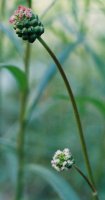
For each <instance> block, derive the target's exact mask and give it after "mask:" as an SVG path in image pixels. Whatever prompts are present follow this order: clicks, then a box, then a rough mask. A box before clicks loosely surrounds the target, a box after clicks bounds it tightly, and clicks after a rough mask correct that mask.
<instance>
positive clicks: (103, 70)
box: [84, 43, 105, 79]
mask: <svg viewBox="0 0 105 200" xmlns="http://www.w3.org/2000/svg"><path fill="white" fill-rule="evenodd" d="M84 47H85V49H86V51H87V52H88V53H89V55H90V56H91V58H92V59H93V61H94V62H95V64H96V67H97V69H98V70H99V72H100V74H101V75H102V77H103V78H104V79H105V62H104V61H103V59H101V58H100V56H99V55H98V54H97V53H96V52H95V50H94V49H93V48H92V47H90V46H89V45H88V44H86V43H85V45H84Z"/></svg>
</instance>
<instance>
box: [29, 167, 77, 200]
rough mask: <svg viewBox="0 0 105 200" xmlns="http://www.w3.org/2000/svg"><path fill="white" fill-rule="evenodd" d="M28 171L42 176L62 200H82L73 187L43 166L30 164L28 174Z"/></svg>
mask: <svg viewBox="0 0 105 200" xmlns="http://www.w3.org/2000/svg"><path fill="white" fill-rule="evenodd" d="M27 171H28V172H32V173H37V174H38V175H39V176H41V177H42V178H43V179H44V180H45V181H47V182H48V183H49V184H50V185H51V186H52V187H53V188H54V190H55V191H56V192H57V193H58V195H59V197H60V198H61V199H62V200H70V199H73V200H80V198H79V197H78V196H77V194H76V192H75V191H74V190H73V189H72V187H71V186H70V185H69V184H68V183H67V182H66V181H65V180H64V179H63V178H62V177H61V176H60V175H58V174H57V173H54V172H53V171H50V170H49V169H47V168H45V167H43V166H40V165H34V164H29V165H28V166H26V172H27Z"/></svg>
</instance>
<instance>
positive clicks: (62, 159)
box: [51, 148, 75, 171]
mask: <svg viewBox="0 0 105 200" xmlns="http://www.w3.org/2000/svg"><path fill="white" fill-rule="evenodd" d="M74 163H75V161H74V158H73V156H72V154H71V152H70V150H69V149H68V148H65V149H64V150H63V151H61V150H57V151H56V152H55V154H54V156H53V160H52V161H51V164H52V167H53V168H55V169H56V170H57V171H63V170H67V169H70V168H71V167H72V165H73V164H74Z"/></svg>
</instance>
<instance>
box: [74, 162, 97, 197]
mask: <svg viewBox="0 0 105 200" xmlns="http://www.w3.org/2000/svg"><path fill="white" fill-rule="evenodd" d="M73 167H74V168H75V169H76V170H77V171H78V172H79V174H80V175H81V176H82V177H83V178H84V179H85V181H86V182H87V184H88V185H89V187H90V188H91V190H92V192H93V193H92V194H93V197H94V198H95V199H96V200H99V198H98V195H97V191H96V188H95V187H94V185H93V184H92V183H91V182H90V180H89V179H88V178H87V177H86V176H85V174H84V173H83V172H82V171H81V170H80V169H79V168H78V166H77V165H76V164H74V165H73Z"/></svg>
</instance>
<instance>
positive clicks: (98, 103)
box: [76, 96, 105, 117]
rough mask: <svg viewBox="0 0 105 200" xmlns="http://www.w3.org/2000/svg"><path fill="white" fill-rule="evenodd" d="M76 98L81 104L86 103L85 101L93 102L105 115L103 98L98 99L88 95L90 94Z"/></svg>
mask: <svg viewBox="0 0 105 200" xmlns="http://www.w3.org/2000/svg"><path fill="white" fill-rule="evenodd" d="M76 100H77V102H78V103H79V104H85V103H89V104H92V105H93V106H94V107H96V108H97V109H98V110H99V111H100V113H101V114H103V116H104V117H105V103H104V102H103V101H102V100H100V99H96V98H93V97H88V96H85V97H76Z"/></svg>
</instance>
